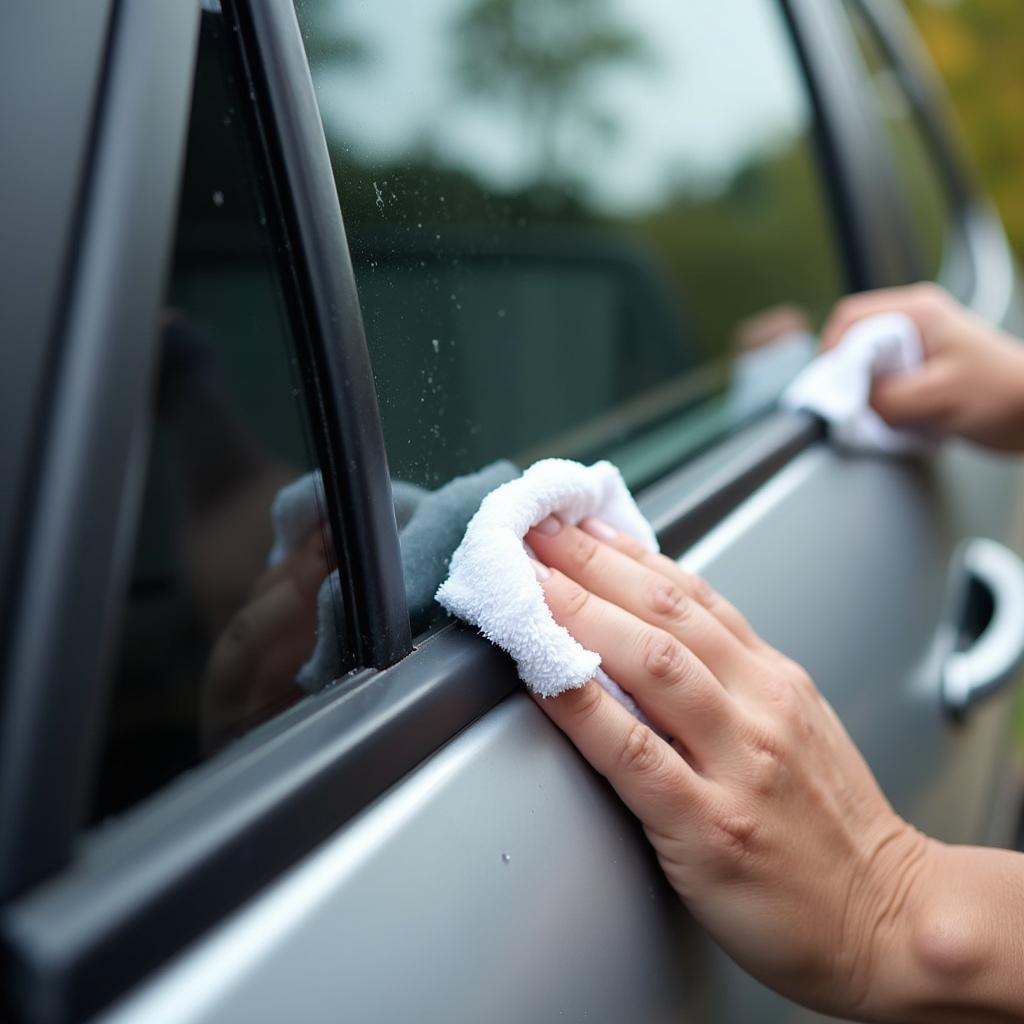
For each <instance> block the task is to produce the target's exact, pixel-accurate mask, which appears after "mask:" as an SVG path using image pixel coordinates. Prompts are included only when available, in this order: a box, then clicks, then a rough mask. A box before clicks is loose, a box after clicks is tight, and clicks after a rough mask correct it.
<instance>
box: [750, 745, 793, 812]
mask: <svg viewBox="0 0 1024 1024" xmlns="http://www.w3.org/2000/svg"><path fill="white" fill-rule="evenodd" d="M748 757H749V759H750V760H749V769H748V770H749V777H750V784H751V788H752V789H753V791H754V792H755V793H756V794H757V795H758V796H760V797H766V796H771V795H772V794H773V793H775V792H776V791H777V790H778V788H779V785H780V783H781V781H782V779H783V776H784V775H785V772H786V767H785V759H784V757H783V745H782V742H781V740H780V739H779V737H778V736H777V735H776V734H775V733H774V732H771V731H770V730H768V729H757V730H756V731H755V732H754V734H753V735H752V736H751V738H750V747H749V751H748Z"/></svg>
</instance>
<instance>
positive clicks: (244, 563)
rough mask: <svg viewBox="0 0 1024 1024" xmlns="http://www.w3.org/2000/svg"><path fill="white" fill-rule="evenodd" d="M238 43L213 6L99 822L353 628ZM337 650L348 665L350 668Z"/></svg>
mask: <svg viewBox="0 0 1024 1024" xmlns="http://www.w3.org/2000/svg"><path fill="white" fill-rule="evenodd" d="M227 36H228V33H226V31H225V29H224V26H223V25H222V23H221V16H220V15H219V14H217V13H215V12H213V11H209V10H208V11H207V12H206V13H204V14H203V24H202V35H201V40H200V50H199V57H198V64H197V70H196V79H195V94H194V98H193V109H192V118H191V123H190V127H189V136H188V149H187V155H186V166H185V173H184V181H183V186H182V194H181V199H180V207H179V213H178V233H177V240H176V244H175V250H174V257H173V265H172V269H171V277H170V282H169V286H168V291H167V297H166V300H165V305H164V309H163V313H162V318H161V344H162V359H161V366H160V371H159V378H158V381H157V383H156V389H155V394H154V410H153V422H152V424H151V435H150V447H149V455H148V461H147V464H146V487H145V493H144V497H143V504H142V512H141V518H140V521H139V525H138V530H137V535H136V547H135V555H134V560H133V564H132V568H131V577H130V584H129V592H128V594H127V595H126V599H125V602H124V605H123V611H122V619H121V634H120V635H121V640H120V644H119V647H118V650H117V652H116V662H115V669H114V679H113V682H112V693H111V699H110V706H109V710H108V719H107V722H106V733H105V738H104V746H103V751H102V762H101V775H100V782H99V787H98V790H97V792H96V794H95V797H94V804H93V809H92V817H93V819H94V820H95V819H100V818H102V817H104V816H106V815H108V814H111V813H114V812H117V811H119V810H122V809H123V808H125V807H127V806H129V805H131V804H133V803H135V802H136V801H138V800H140V799H141V798H143V797H144V796H146V795H147V794H148V793H150V792H152V791H153V790H155V789H157V788H158V787H159V786H160V785H162V784H163V783H164V782H166V781H168V780H169V779H171V778H173V777H174V776H176V775H178V774H180V773H181V772H182V771H184V770H185V769H187V768H190V767H192V766H193V765H195V764H196V763H198V762H199V761H201V760H202V759H203V758H204V757H206V756H208V755H209V754H210V753H212V752H213V751H215V750H217V749H218V748H220V747H221V746H223V745H224V744H225V743H226V742H228V741H229V740H230V739H232V738H233V737H235V736H238V735H240V734H241V733H243V732H245V731H247V730H249V729H251V728H252V727H253V726H254V725H256V724H258V723H260V722H262V721H264V720H266V719H267V718H269V717H271V716H272V715H273V714H275V713H276V712H278V711H280V710H281V709H283V708H285V707H287V706H288V705H290V704H293V703H295V702H296V701H297V700H299V699H300V698H301V697H302V696H303V692H304V690H303V687H302V686H300V685H299V681H297V680H300V679H302V678H303V677H302V672H303V669H304V666H306V665H307V664H308V663H309V662H310V659H311V658H313V656H314V654H315V653H317V652H320V653H323V650H322V648H323V645H322V644H321V642H320V640H318V636H317V630H318V624H319V626H320V627H321V633H326V635H327V636H329V637H337V636H339V635H340V632H339V631H340V630H341V629H342V628H343V624H344V623H343V621H342V616H341V614H340V611H337V610H336V609H334V611H335V612H336V621H335V622H333V623H331V622H330V619H331V615H332V605H331V601H330V594H331V587H330V585H329V583H328V584H327V585H326V590H325V583H324V581H325V580H326V579H328V575H329V573H330V572H331V571H332V570H333V569H334V555H333V550H332V547H331V544H330V541H329V537H328V536H327V528H326V526H325V525H324V523H325V520H326V513H325V511H324V509H323V503H322V501H318V498H317V492H316V488H315V486H314V485H313V478H312V477H310V476H309V475H307V474H308V472H309V471H310V470H311V468H312V465H313V462H312V459H311V454H310V446H309V443H308V438H307V435H306V427H305V424H306V417H305V410H304V405H303V402H302V395H301V389H300V383H299V376H298V367H297V365H296V357H295V353H294V344H293V341H294V339H293V336H292V331H291V328H290V325H289V319H288V316H287V313H286V310H285V304H284V289H283V286H282V280H281V274H280V272H279V270H278V267H277V266H276V264H275V245H274V241H273V239H272V237H271V234H270V230H269V227H268V215H267V212H266V207H265V206H264V204H263V201H262V199H261V194H260V190H259V188H258V182H257V164H256V158H255V151H254V149H253V148H252V146H251V140H250V138H249V133H248V131H247V124H246V121H245V116H244V115H245V108H244V100H243V97H245V96H246V95H247V92H246V91H245V90H244V89H243V88H242V87H241V86H242V83H241V82H239V81H236V79H235V72H234V71H233V65H232V60H231V58H232V53H231V51H230V49H229V47H228V45H227ZM297 480H298V481H299V482H298V483H297V484H295V487H294V489H293V491H292V492H290V494H291V495H292V498H291V500H290V501H286V502H285V504H286V505H287V508H284V509H282V503H281V501H280V500H278V501H277V513H276V517H277V522H278V527H277V536H276V538H275V529H274V525H273V523H272V519H273V518H274V513H273V511H272V510H273V508H274V503H275V499H277V498H278V495H279V494H280V492H281V490H282V488H283V487H285V486H286V485H288V484H292V483H293V482H294V481H297ZM284 519H289V522H287V523H286V522H284ZM282 527H288V528H287V529H282ZM275 540H276V541H277V546H276V549H275V550H274V552H273V554H272V547H274V544H275ZM331 578H332V579H333V578H334V577H331ZM325 613H326V614H325ZM325 624H326V625H327V626H328V627H329V628H327V629H326V630H324V629H323V628H322V627H323V626H324V625H325ZM330 653H331V659H330V660H331V668H332V669H335V670H337V669H340V668H341V667H348V666H347V664H346V661H347V660H348V659H346V657H345V655H344V653H343V652H338V651H337V650H333V651H331V652H330ZM324 681H329V680H314V681H311V682H312V683H313V685H307V687H306V688H307V689H313V688H316V685H318V684H319V683H322V682H324Z"/></svg>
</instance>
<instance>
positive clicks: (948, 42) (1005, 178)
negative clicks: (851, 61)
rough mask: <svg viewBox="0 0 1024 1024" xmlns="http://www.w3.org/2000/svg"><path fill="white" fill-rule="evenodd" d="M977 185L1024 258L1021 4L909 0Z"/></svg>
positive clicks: (1018, 1) (1023, 40) (1023, 41)
mask: <svg viewBox="0 0 1024 1024" xmlns="http://www.w3.org/2000/svg"><path fill="white" fill-rule="evenodd" d="M906 4H907V8H908V9H909V11H910V13H911V15H912V16H913V17H914V19H915V21H916V22H917V25H918V27H919V29H920V31H921V34H922V36H923V37H924V40H925V43H926V44H927V46H928V49H929V50H930V51H931V54H932V58H933V59H934V61H935V63H936V64H937V65H938V68H939V71H940V73H941V74H942V76H943V78H944V79H945V81H946V85H947V87H948V89H949V93H950V98H951V99H952V103H953V109H954V113H955V115H956V118H957V121H958V122H959V128H960V132H961V134H962V135H963V137H964V138H965V140H966V143H967V146H968V149H969V151H970V153H971V156H972V157H973V161H974V164H975V167H976V169H977V171H978V175H979V177H980V180H981V182H982V184H983V185H984V187H985V189H986V190H987V191H988V193H989V194H990V195H991V196H992V198H993V199H994V200H995V203H996V206H997V207H998V208H999V212H1000V214H1001V215H1002V218H1003V222H1004V224H1005V225H1006V230H1007V233H1008V235H1009V236H1010V241H1011V242H1012V243H1013V246H1014V248H1015V249H1016V251H1017V253H1018V254H1019V255H1021V256H1024V60H1022V59H1021V47H1022V46H1024V3H1022V2H1021V0H906Z"/></svg>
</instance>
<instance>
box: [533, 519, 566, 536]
mask: <svg viewBox="0 0 1024 1024" xmlns="http://www.w3.org/2000/svg"><path fill="white" fill-rule="evenodd" d="M534 529H535V530H536V531H537V532H538V533H544V534H547V536H549V537H554V535H555V534H556V533H558V532H559V531H560V530H561V529H562V520H561V519H558V518H557V517H555V516H548V517H547V519H542V520H541V521H540V522H539V523H538V524H537V525H536V526H535V527H534Z"/></svg>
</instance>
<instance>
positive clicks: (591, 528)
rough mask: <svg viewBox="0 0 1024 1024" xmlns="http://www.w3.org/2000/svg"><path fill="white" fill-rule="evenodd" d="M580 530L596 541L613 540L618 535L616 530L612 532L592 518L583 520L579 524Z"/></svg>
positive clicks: (602, 523) (606, 525)
mask: <svg viewBox="0 0 1024 1024" xmlns="http://www.w3.org/2000/svg"><path fill="white" fill-rule="evenodd" d="M580 529H581V530H586V531H587V533H589V534H590V536H591V537H596V538H597V539H598V540H614V539H615V538H616V537H618V535H619V534H618V531H617V530H613V529H612V528H611V527H610V526H609V525H608V524H607V523H605V522H602V521H601V520H600V519H595V518H594V517H593V516H589V517H588V518H587V519H584V520H583V522H582V523H580Z"/></svg>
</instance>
